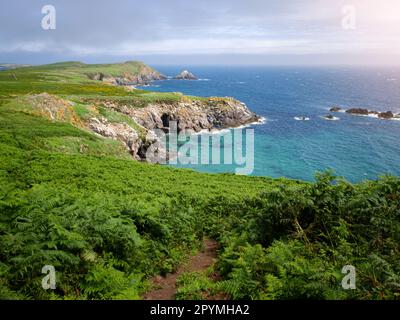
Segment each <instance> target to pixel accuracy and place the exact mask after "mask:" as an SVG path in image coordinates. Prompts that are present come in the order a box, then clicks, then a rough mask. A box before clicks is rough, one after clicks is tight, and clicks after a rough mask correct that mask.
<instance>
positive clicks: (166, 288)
mask: <svg viewBox="0 0 400 320" xmlns="http://www.w3.org/2000/svg"><path fill="white" fill-rule="evenodd" d="M217 247H218V245H217V242H216V241H214V240H210V239H205V240H204V250H203V251H201V252H199V253H197V254H196V255H195V256H192V257H190V259H189V261H188V263H186V264H184V265H182V266H180V267H179V268H178V270H177V271H176V272H174V273H168V274H167V275H166V276H165V277H161V276H157V277H154V278H153V279H152V280H151V281H152V283H153V285H154V286H155V287H156V289H154V290H152V291H150V292H147V293H146V294H145V295H144V297H143V299H144V300H174V298H175V294H176V279H177V278H178V277H179V276H180V275H181V274H182V273H184V272H196V271H202V270H205V269H207V268H208V267H209V266H211V265H212V264H213V263H214V262H215V259H216V257H217Z"/></svg>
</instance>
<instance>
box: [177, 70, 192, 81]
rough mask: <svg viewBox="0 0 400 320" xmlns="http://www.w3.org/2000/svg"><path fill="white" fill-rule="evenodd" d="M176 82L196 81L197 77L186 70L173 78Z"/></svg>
mask: <svg viewBox="0 0 400 320" xmlns="http://www.w3.org/2000/svg"><path fill="white" fill-rule="evenodd" d="M174 79H176V80H198V79H197V77H196V76H195V75H194V74H193V73H191V72H190V71H188V70H183V71H182V72H181V73H180V74H178V75H176V76H175V77H174Z"/></svg>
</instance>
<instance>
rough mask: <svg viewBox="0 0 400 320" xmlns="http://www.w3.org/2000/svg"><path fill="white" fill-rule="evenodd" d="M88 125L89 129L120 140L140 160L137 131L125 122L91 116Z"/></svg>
mask: <svg viewBox="0 0 400 320" xmlns="http://www.w3.org/2000/svg"><path fill="white" fill-rule="evenodd" d="M88 126H89V129H90V130H92V131H94V132H96V133H97V134H100V135H101V136H103V137H107V138H111V139H114V140H119V141H122V142H123V143H124V144H125V146H126V148H127V150H128V151H129V153H130V154H131V155H132V156H133V157H134V158H135V159H137V160H140V157H139V156H138V151H139V148H140V145H141V143H142V141H141V139H140V138H139V135H138V134H137V132H136V131H135V130H134V129H132V128H131V127H130V126H129V125H127V124H126V123H111V122H108V121H107V119H105V118H91V119H90V120H89V123H88Z"/></svg>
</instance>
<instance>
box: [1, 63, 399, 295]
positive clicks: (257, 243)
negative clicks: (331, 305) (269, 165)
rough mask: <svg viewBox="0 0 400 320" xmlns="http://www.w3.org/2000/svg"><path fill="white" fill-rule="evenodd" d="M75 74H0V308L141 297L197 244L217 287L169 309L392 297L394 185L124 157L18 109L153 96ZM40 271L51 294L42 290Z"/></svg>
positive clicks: (55, 70) (189, 280)
mask: <svg viewBox="0 0 400 320" xmlns="http://www.w3.org/2000/svg"><path fill="white" fill-rule="evenodd" d="M80 68H85V66H82V65H81V64H80V63H65V64H57V65H48V66H43V67H27V68H18V69H15V70H11V71H1V72H0V299H139V298H140V296H141V295H142V294H143V293H144V292H145V291H146V290H148V288H149V283H148V281H147V279H148V278H149V277H150V276H152V275H156V274H163V273H166V272H170V271H172V270H174V268H176V267H177V265H178V264H179V263H180V262H181V261H182V260H184V259H185V257H186V256H187V254H189V253H190V252H193V251H194V250H197V249H198V248H199V247H200V246H201V243H202V239H203V237H204V236H208V237H212V238H214V239H216V240H217V241H218V242H219V243H220V249H219V260H218V263H217V265H216V266H215V269H216V271H218V272H219V273H220V275H221V279H220V280H218V281H210V280H209V279H205V278H204V275H191V274H189V275H184V276H183V277H182V279H181V280H180V281H179V286H180V288H179V298H180V299H185V298H193V297H196V298H201V297H204V296H207V295H208V294H209V293H210V292H222V293H223V294H224V295H227V296H229V297H230V298H232V299H293V298H315V299H399V298H400V276H399V275H400V266H399V263H398V261H400V245H399V243H400V238H399V237H400V181H399V179H398V178H395V177H383V178H382V179H381V180H379V181H366V182H364V183H361V184H357V185H352V184H350V183H348V182H346V181H342V180H340V179H335V177H332V176H331V175H330V174H328V173H326V174H323V175H320V176H319V177H318V179H317V182H316V183H312V184H311V183H305V182H300V181H293V180H287V179H270V178H261V177H243V176H235V175H230V174H222V175H218V174H203V173H197V172H194V171H190V170H182V169H174V168H169V167H165V166H160V165H150V164H146V163H140V162H136V161H133V160H130V159H129V158H128V156H127V154H126V151H125V149H124V147H123V146H122V145H121V144H120V143H119V142H118V141H113V140H108V139H104V138H101V137H98V136H95V135H94V134H92V133H91V132H89V131H87V130H85V129H84V128H80V127H79V126H78V125H77V124H76V123H74V122H73V121H71V119H72V118H73V117H72V118H71V117H70V116H66V115H65V114H64V115H63V117H60V118H58V119H54V120H50V119H48V118H46V117H44V116H43V115H42V114H40V113H35V112H32V110H31V109H30V106H29V105H27V102H26V101H27V100H26V99H29V96H30V94H32V93H33V92H34V93H41V92H43V91H46V92H50V93H52V94H55V95H57V96H59V97H62V98H68V100H71V101H74V102H75V105H74V106H73V109H74V112H75V113H74V117H75V116H76V115H77V116H78V117H79V118H80V119H83V118H84V117H85V116H87V114H88V112H91V111H90V109H89V106H90V105H89V104H86V103H87V102H85V101H86V100H85V99H93V98H95V99H101V98H102V97H114V98H115V99H127V98H132V97H133V98H135V99H138V101H141V99H142V98H143V99H144V100H145V101H147V100H146V99H147V95H148V94H150V95H151V93H144V92H141V91H139V90H138V91H127V90H125V89H123V88H119V87H113V86H110V85H105V84H102V83H101V82H96V81H92V80H88V79H85V78H84V77H81V76H79V72H76V71H72V70H75V69H78V70H79V69H80ZM93 68H94V67H93ZM96 68H100V69H101V68H102V67H101V66H100V67H99V66H98V67H96ZM110 72H111V71H110ZM13 74H14V75H15V77H14V76H13ZM61 74H62V75H63V76H60V75H61ZM15 78H16V79H15ZM167 97H168V96H167ZM164 98H166V96H161V97H158V99H164ZM113 116H115V115H109V117H110V118H112V117H113ZM115 121H117V120H115ZM118 121H119V120H118ZM44 265H53V266H54V267H55V269H56V272H57V285H56V289H55V290H44V289H43V288H42V286H41V281H42V278H43V276H44V274H42V273H41V270H42V267H43V266H44ZM344 265H354V266H355V267H356V270H357V288H356V289H355V290H344V289H343V288H342V286H341V280H342V278H343V277H344V275H343V274H342V273H341V270H342V267H343V266H344Z"/></svg>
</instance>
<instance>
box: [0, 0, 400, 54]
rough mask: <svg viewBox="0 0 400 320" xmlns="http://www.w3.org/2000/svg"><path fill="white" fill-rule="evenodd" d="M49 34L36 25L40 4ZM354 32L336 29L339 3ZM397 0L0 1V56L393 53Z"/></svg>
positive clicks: (398, 34) (398, 46)
mask: <svg viewBox="0 0 400 320" xmlns="http://www.w3.org/2000/svg"><path fill="white" fill-rule="evenodd" d="M49 2H51V4H52V5H54V6H55V8H56V10H57V29H56V30H48V31H45V30H43V29H42V28H41V19H42V17H43V15H42V13H41V8H42V6H44V5H46V4H49ZM349 3H351V4H352V5H353V6H354V7H355V8H356V14H357V20H356V21H357V25H356V29H355V30H344V29H343V28H342V24H341V22H342V19H343V13H342V8H343V6H344V5H348V4H349ZM399 40H400V4H399V2H398V0H381V1H378V0H352V1H345V0H337V1H329V4H328V1H326V0H301V1H300V0H291V1H281V0H269V1H266V0H219V1H211V0H198V1H183V0H169V1H165V0H153V1H137V0H133V1H132V0H130V1H129V0H119V1H109V0H98V1H78V0H52V1H48V0H46V1H44V0H38V1H29V2H28V1H24V0H3V1H2V10H0V57H1V56H3V57H7V56H10V57H11V56H12V54H13V53H14V54H21V53H26V54H29V53H42V54H43V55H46V54H47V55H50V54H56V53H57V54H64V55H65V56H68V55H69V56H73V55H77V56H90V55H107V56H126V55H155V54H157V55H159V54H161V55H162V54H165V55H198V54H203V55H206V54H209V55H210V54H211V55H212V54H314V55H315V54H328V53H334V54H340V53H342V54H349V53H353V54H358V53H360V52H364V53H365V54H384V53H385V52H388V51H390V52H391V53H392V54H400V41H399Z"/></svg>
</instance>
